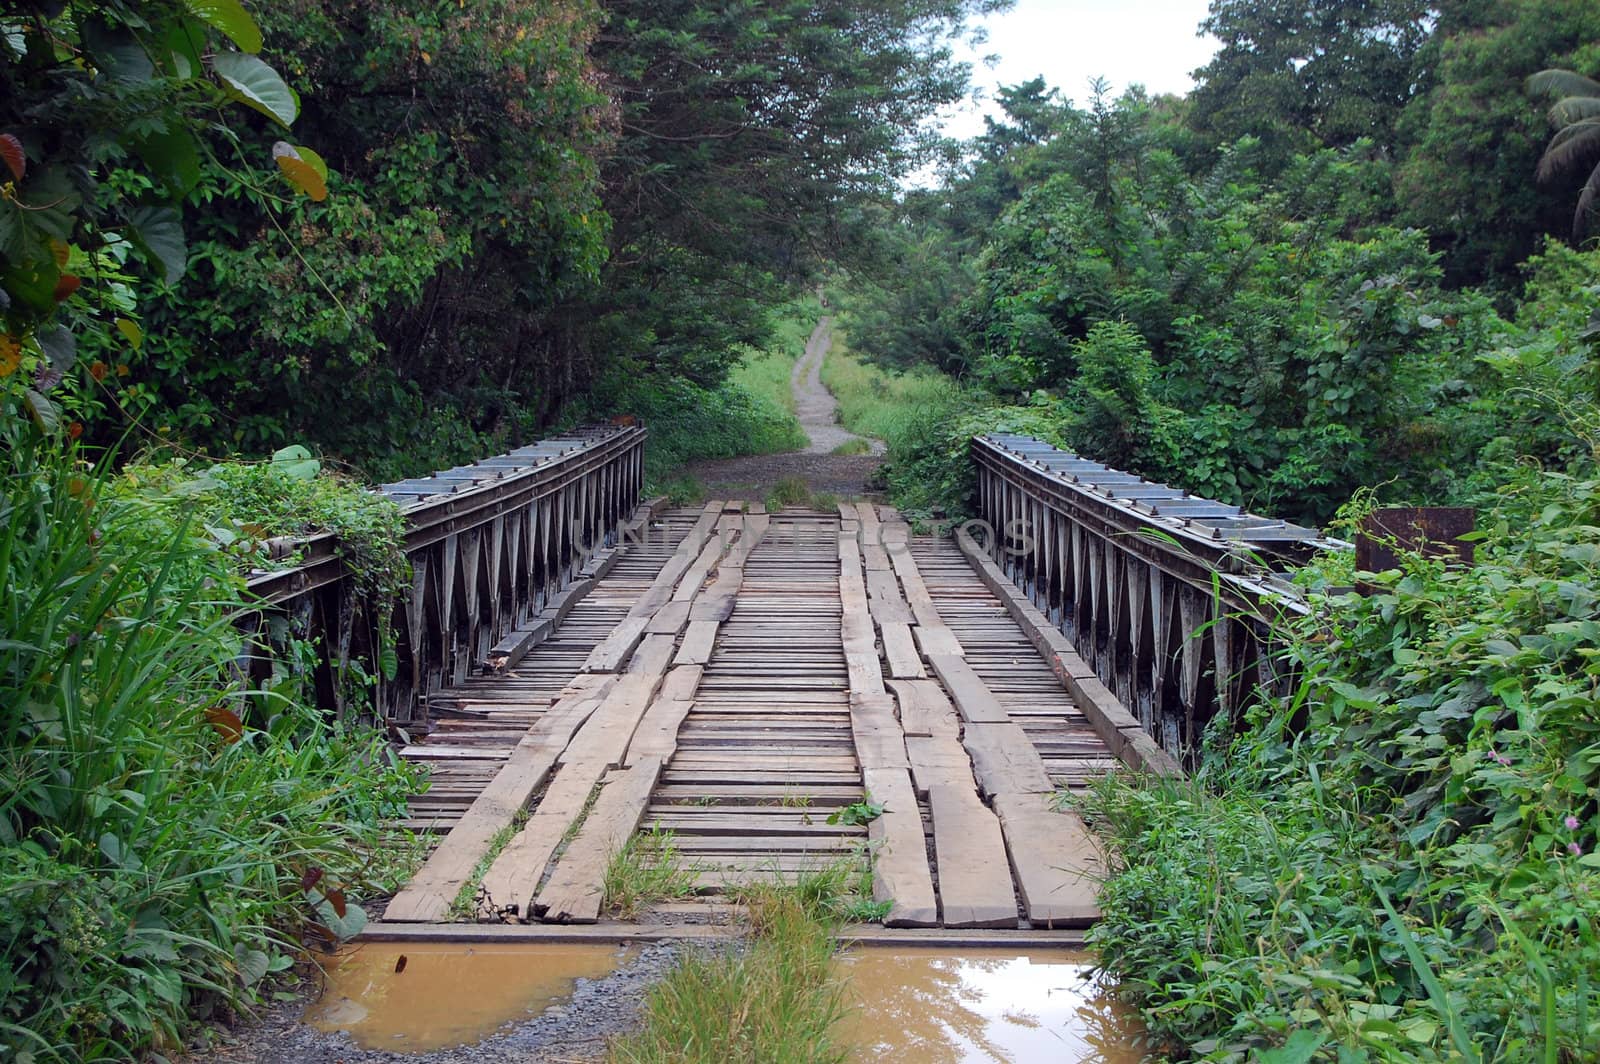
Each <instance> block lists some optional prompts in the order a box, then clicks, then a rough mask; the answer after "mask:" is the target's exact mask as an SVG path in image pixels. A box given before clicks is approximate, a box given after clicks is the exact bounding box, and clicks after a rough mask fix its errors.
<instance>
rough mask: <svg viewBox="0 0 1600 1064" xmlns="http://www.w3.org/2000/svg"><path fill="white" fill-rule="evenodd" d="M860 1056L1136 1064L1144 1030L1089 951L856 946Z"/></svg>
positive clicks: (924, 1062)
mask: <svg viewBox="0 0 1600 1064" xmlns="http://www.w3.org/2000/svg"><path fill="white" fill-rule="evenodd" d="M843 965H844V970H845V972H846V977H847V980H848V984H849V1000H850V1003H851V1005H852V1006H854V1008H853V1011H852V1012H851V1014H850V1015H849V1017H848V1018H847V1019H846V1020H845V1021H844V1023H843V1027H842V1030H841V1031H840V1032H839V1034H840V1040H841V1041H842V1042H844V1043H845V1044H846V1045H850V1046H853V1047H855V1049H856V1052H855V1054H854V1055H853V1058H852V1059H855V1060H862V1061H872V1060H884V1061H888V1060H893V1061H917V1062H918V1064H989V1062H1008V1064H1030V1062H1033V1061H1049V1062H1053V1064H1073V1062H1089V1061H1095V1062H1101V1064H1133V1062H1135V1061H1139V1060H1142V1059H1143V1054H1142V1052H1141V1050H1140V1048H1139V1045H1140V1028H1139V1025H1138V1023H1137V1021H1135V1020H1133V1019H1131V1018H1130V1017H1128V1016H1127V1015H1125V1014H1124V1013H1123V1012H1122V1011H1121V1010H1120V1008H1119V1007H1118V1006H1117V1005H1116V1003H1115V1001H1114V1000H1113V999H1112V998H1111V996H1110V995H1109V994H1108V993H1106V992H1105V991H1104V989H1103V988H1102V987H1101V986H1100V985H1099V984H1098V983H1097V982H1095V981H1094V979H1093V978H1092V976H1091V974H1090V973H1091V970H1092V966H1093V959H1092V958H1091V957H1089V956H1088V955H1087V954H1082V953H1073V952H1068V951H1061V950H1053V951H1045V952H1037V953H1026V954H1019V953H1018V952H1017V951H1015V950H1003V951H997V950H977V951H963V952H961V953H949V952H942V951H933V950H912V949H887V948H882V949H879V948H872V949H858V950H853V951H851V952H850V953H848V954H846V955H845V957H844V960H843Z"/></svg>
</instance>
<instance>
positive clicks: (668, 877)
mask: <svg viewBox="0 0 1600 1064" xmlns="http://www.w3.org/2000/svg"><path fill="white" fill-rule="evenodd" d="M698 871H699V870H698V869H697V868H695V867H694V866H693V865H688V866H685V865H684V863H683V855H682V854H681V853H680V852H679V851H678V844H677V840H676V838H675V837H674V836H673V834H672V832H671V831H662V830H661V829H659V828H651V829H650V830H649V831H643V832H635V833H634V834H632V835H630V836H629V837H628V841H627V842H626V843H624V844H623V846H622V849H620V850H618V851H617V852H616V853H614V854H612V856H611V860H610V861H609V862H607V863H606V871H605V876H604V878H603V879H602V880H601V883H602V885H603V886H604V888H605V905H604V908H605V910H606V911H607V912H609V913H610V914H611V915H612V916H615V917H618V918H619V919H623V920H631V919H633V918H634V917H635V916H638V915H639V913H641V912H642V911H644V909H645V908H646V907H648V906H649V905H651V904H652V903H653V902H658V901H669V900H672V899H674V898H687V897H690V896H691V895H693V894H694V888H695V876H696V874H697V873H698Z"/></svg>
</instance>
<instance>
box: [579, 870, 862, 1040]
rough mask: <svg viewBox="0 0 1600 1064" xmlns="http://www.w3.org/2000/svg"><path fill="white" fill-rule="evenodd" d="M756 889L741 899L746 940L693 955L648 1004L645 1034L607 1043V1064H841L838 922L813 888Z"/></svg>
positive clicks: (819, 888) (824, 887) (824, 885)
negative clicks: (836, 962)
mask: <svg viewBox="0 0 1600 1064" xmlns="http://www.w3.org/2000/svg"><path fill="white" fill-rule="evenodd" d="M805 883H806V878H805V877H803V878H802V886H797V887H771V886H766V887H760V888H751V889H750V890H748V891H747V892H745V894H744V895H743V900H744V902H745V905H746V909H747V912H748V914H749V915H748V919H749V921H750V937H749V939H748V941H746V942H745V943H743V944H742V945H740V946H733V947H728V948H726V949H723V950H720V951H711V950H696V951H693V952H690V953H688V954H686V955H685V956H684V957H683V958H682V959H681V960H679V961H678V963H677V965H676V967H674V968H673V970H672V971H671V972H670V973H669V974H668V975H667V977H666V978H665V979H664V980H662V982H661V983H659V984H658V985H657V986H655V987H654V988H653V989H652V990H651V991H650V992H649V994H648V995H647V996H646V998H645V1004H644V1025H643V1027H642V1028H641V1029H640V1030H639V1031H637V1032H635V1033H633V1034H630V1035H627V1036H625V1037H622V1038H619V1039H617V1040H616V1041H614V1042H612V1044H611V1047H610V1051H609V1053H608V1056H607V1059H608V1061H609V1062H610V1064H730V1062H735V1061H752V1062H753V1061H760V1062H762V1064H838V1062H842V1061H843V1060H845V1059H846V1055H847V1052H846V1050H845V1048H844V1047H843V1046H841V1045H839V1044H838V1043H836V1042H835V1041H834V1039H833V1028H834V1025H835V1024H836V1023H837V1022H838V1021H839V1019H840V1018H841V1017H842V1016H843V1015H844V1012H845V1008H846V1005H845V1001H844V988H843V984H842V982H841V981H840V979H839V977H838V975H837V973H836V971H835V969H834V963H833V957H834V950H835V940H834V933H835V930H836V927H837V919H838V918H837V916H836V915H834V913H833V912H832V910H831V909H830V908H828V907H827V906H826V905H823V904H820V901H821V899H823V898H826V897H831V896H832V889H833V888H832V886H831V881H823V880H819V881H816V882H815V883H813V884H812V885H811V886H810V887H809V888H807V887H805V886H804V884H805Z"/></svg>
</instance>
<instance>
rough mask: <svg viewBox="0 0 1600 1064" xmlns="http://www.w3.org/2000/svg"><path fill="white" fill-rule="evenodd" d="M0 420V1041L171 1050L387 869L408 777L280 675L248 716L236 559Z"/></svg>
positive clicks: (61, 1047)
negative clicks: (258, 719) (319, 905)
mask: <svg viewBox="0 0 1600 1064" xmlns="http://www.w3.org/2000/svg"><path fill="white" fill-rule="evenodd" d="M0 434H3V436H4V440H3V442H4V444H5V446H4V448H3V449H0V455H3V456H0V573H4V574H5V581H6V588H5V593H4V594H3V595H0V1048H3V1049H5V1050H7V1051H8V1053H0V1056H7V1055H8V1056H10V1057H12V1058H14V1059H18V1060H37V1061H45V1060H68V1061H76V1060H94V1059H106V1058H124V1059H125V1058H129V1057H133V1056H136V1055H139V1054H142V1053H146V1052H149V1051H152V1050H154V1051H162V1050H169V1049H171V1048H173V1047H175V1046H176V1045H178V1044H179V1042H180V1040H181V1038H182V1037H183V1036H184V1035H185V1033H186V1031H188V1030H189V1029H190V1027H191V1025H192V1023H193V1022H194V1020H195V1019H196V1018H198V1017H201V1016H203V1015H205V1014H206V1013H207V1012H208V1011H211V1010H214V1009H216V1008H218V1007H220V1006H231V1007H234V1008H238V1007H244V1006H246V1005H248V1004H249V1003H250V1002H251V1001H252V1000H253V999H254V998H255V996H256V995H257V993H258V991H259V989H260V988H261V987H262V986H263V985H264V984H265V982H266V981H267V977H268V976H269V974H270V973H272V972H274V971H279V970H282V969H284V968H287V967H288V966H289V964H290V963H291V950H292V949H293V948H295V941H294V940H295V936H296V932H297V931H299V930H300V929H302V928H303V927H306V926H307V925H309V924H310V923H311V922H313V920H317V919H325V918H326V915H325V914H324V916H322V917H319V916H318V913H317V909H316V907H315V906H314V904H313V903H314V902H317V901H322V902H323V904H324V905H326V904H327V902H326V901H325V900H324V895H325V894H326V893H327V892H329V891H331V890H333V889H334V888H335V887H338V888H344V889H350V890H356V889H360V888H361V887H363V886H365V885H367V884H369V883H371V882H372V881H373V880H374V879H376V878H379V877H381V876H382V875H383V872H384V869H383V868H382V867H381V866H378V865H375V864H373V863H372V860H371V859H369V857H368V856H366V855H370V854H381V853H382V852H383V849H382V847H380V846H378V845H377V843H378V839H379V825H380V823H381V821H382V819H383V817H384V816H385V815H387V814H391V813H394V812H397V811H398V810H399V809H400V808H402V807H403V800H404V796H405V793H406V792H407V791H408V790H409V789H410V787H411V782H412V781H411V779H410V777H409V775H408V774H407V773H405V772H403V771H402V770H400V769H399V768H397V767H395V766H393V765H391V764H390V762H389V760H388V758H387V754H386V752H385V749H384V747H383V745H382V742H381V740H380V739H378V738H377V737H375V736H370V735H359V734H352V733H347V732H345V731H344V730H342V729H341V728H339V727H337V726H335V725H333V724H330V723H329V722H327V721H325V720H324V719H323V718H322V717H321V716H320V715H319V714H317V713H316V712H315V711H313V710H310V709H308V708H307V707H306V706H305V705H304V704H303V703H301V702H298V701H295V700H294V699H293V698H292V686H291V685H280V688H279V694H280V699H279V700H278V701H277V702H276V703H275V705H276V711H275V712H273V713H272V714H271V716H270V718H269V719H268V720H267V721H266V722H265V726H264V727H261V728H259V729H256V728H246V727H244V726H243V725H242V724H241V718H242V717H244V716H246V714H245V713H244V711H243V708H242V701H241V697H240V692H239V690H238V689H237V687H236V685H235V683H234V680H233V672H232V669H233V664H234V662H235V661H236V660H237V658H238V656H239V654H240V653H241V650H242V647H241V643H240V637H239V635H238V631H237V629H236V628H235V626H234V624H233V620H234V616H235V614H236V612H237V611H238V610H239V609H240V608H241V606H242V601H241V593H242V587H241V584H240V579H239V577H238V576H237V575H236V571H235V568H234V565H233V562H232V560H231V559H229V558H228V557H227V556H226V555H224V554H223V553H222V552H221V551H219V550H218V548H217V547H216V545H215V544H214V543H213V542H212V541H211V540H210V539H208V538H207V537H206V536H205V535H204V534H203V531H202V530H199V529H197V528H195V527H193V525H192V524H191V523H189V522H188V521H187V520H186V519H185V518H184V516H183V507H182V506H181V505H180V504H178V503H177V502H175V501H174V500H172V499H171V498H168V497H160V496H153V495H146V494H143V493H140V492H138V491H126V490H118V491H111V490H108V485H109V482H110V480H111V475H110V473H109V471H108V469H107V468H106V467H105V466H104V465H102V466H99V467H90V466H87V465H85V464H83V463H82V462H81V461H80V460H78V458H77V456H76V455H75V453H73V452H63V451H62V450H61V449H60V445H59V444H58V443H57V442H56V441H55V440H53V439H50V438H47V437H45V436H43V435H41V434H40V433H38V432H37V431H35V430H34V429H33V428H32V426H29V425H26V423H25V422H24V421H23V420H22V419H21V418H19V417H15V416H11V413H7V414H6V415H5V416H0ZM308 882H310V883H311V891H310V892H309V893H308V892H307V890H306V889H304V886H303V885H304V884H307V883H308Z"/></svg>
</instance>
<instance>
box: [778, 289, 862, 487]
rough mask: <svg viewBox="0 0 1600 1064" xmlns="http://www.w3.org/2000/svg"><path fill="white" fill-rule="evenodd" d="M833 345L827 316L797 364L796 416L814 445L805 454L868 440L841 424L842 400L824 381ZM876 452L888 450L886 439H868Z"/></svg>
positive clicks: (792, 380)
mask: <svg viewBox="0 0 1600 1064" xmlns="http://www.w3.org/2000/svg"><path fill="white" fill-rule="evenodd" d="M832 346H833V319H832V318H823V319H822V320H821V321H819V322H817V327H816V328H815V329H813V330H812V331H811V339H809V340H807V341H806V353H805V354H804V355H801V356H800V359H799V360H798V361H797V362H795V364H794V373H793V374H791V375H790V377H789V386H790V387H791V388H792V389H794V408H795V415H796V416H797V417H798V418H799V419H800V427H801V428H803V429H805V430H806V435H807V436H808V437H810V439H811V446H809V447H807V448H806V449H805V451H804V452H802V453H804V454H830V455H831V454H832V453H833V450H834V448H835V447H838V446H839V445H840V444H843V443H848V442H849V441H851V440H859V439H864V438H865V437H862V436H857V435H856V434H855V433H853V432H851V431H850V430H848V429H846V428H845V427H844V426H843V425H841V424H839V402H838V400H836V399H834V397H833V393H832V392H830V391H828V389H827V387H826V386H825V385H824V384H823V383H822V363H823V361H824V360H825V359H827V357H828V350H829V348H831V347H832ZM867 443H868V444H869V445H870V446H871V447H872V451H871V453H872V454H875V455H881V454H882V453H883V452H884V446H883V441H882V440H867Z"/></svg>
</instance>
